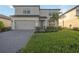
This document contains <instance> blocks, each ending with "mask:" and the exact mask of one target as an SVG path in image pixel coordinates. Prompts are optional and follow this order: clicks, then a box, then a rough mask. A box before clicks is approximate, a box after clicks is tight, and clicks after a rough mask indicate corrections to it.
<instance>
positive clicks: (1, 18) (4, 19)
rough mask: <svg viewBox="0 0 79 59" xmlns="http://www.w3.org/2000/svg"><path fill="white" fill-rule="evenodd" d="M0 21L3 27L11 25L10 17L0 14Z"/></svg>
mask: <svg viewBox="0 0 79 59" xmlns="http://www.w3.org/2000/svg"><path fill="white" fill-rule="evenodd" d="M0 21H2V22H3V23H4V26H5V27H11V18H10V17H8V16H5V15H2V14H0Z"/></svg>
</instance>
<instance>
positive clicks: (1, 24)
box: [0, 21, 4, 31]
mask: <svg viewBox="0 0 79 59" xmlns="http://www.w3.org/2000/svg"><path fill="white" fill-rule="evenodd" d="M3 28H4V23H3V22H2V21H0V31H1V30H2V29H3Z"/></svg>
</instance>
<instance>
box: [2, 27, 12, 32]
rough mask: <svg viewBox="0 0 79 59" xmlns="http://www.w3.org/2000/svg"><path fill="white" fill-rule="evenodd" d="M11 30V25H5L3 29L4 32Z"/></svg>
mask: <svg viewBox="0 0 79 59" xmlns="http://www.w3.org/2000/svg"><path fill="white" fill-rule="evenodd" d="M10 30H11V27H4V28H3V29H2V30H1V31H2V32H4V31H10Z"/></svg>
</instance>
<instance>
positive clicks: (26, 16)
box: [11, 5, 60, 30]
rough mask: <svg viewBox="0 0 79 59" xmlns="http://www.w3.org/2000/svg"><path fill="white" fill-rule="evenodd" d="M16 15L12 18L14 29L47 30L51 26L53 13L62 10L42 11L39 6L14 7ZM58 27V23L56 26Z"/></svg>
mask: <svg viewBox="0 0 79 59" xmlns="http://www.w3.org/2000/svg"><path fill="white" fill-rule="evenodd" d="M13 7H14V8H15V15H13V16H11V17H12V21H13V25H12V29H19V30H26V29H35V28H36V27H41V28H44V27H45V28H46V27H47V26H49V22H48V21H49V19H50V17H51V16H52V13H53V12H58V13H59V11H60V9H40V6H39V5H14V6H13ZM55 25H56V26H58V22H56V24H55Z"/></svg>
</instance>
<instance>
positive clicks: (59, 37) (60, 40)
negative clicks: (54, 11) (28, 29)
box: [21, 30, 79, 53]
mask: <svg viewBox="0 0 79 59" xmlns="http://www.w3.org/2000/svg"><path fill="white" fill-rule="evenodd" d="M21 52H28V53H33V52H38V53H47V52H55V53H57V52H60V53H61V52H63V53H64V52H65V53H66V52H69V53H72V52H79V32H78V31H73V30H63V31H59V32H50V33H34V35H33V36H32V37H31V39H30V41H29V42H28V44H27V45H26V46H25V47H24V48H22V50H21Z"/></svg>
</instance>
